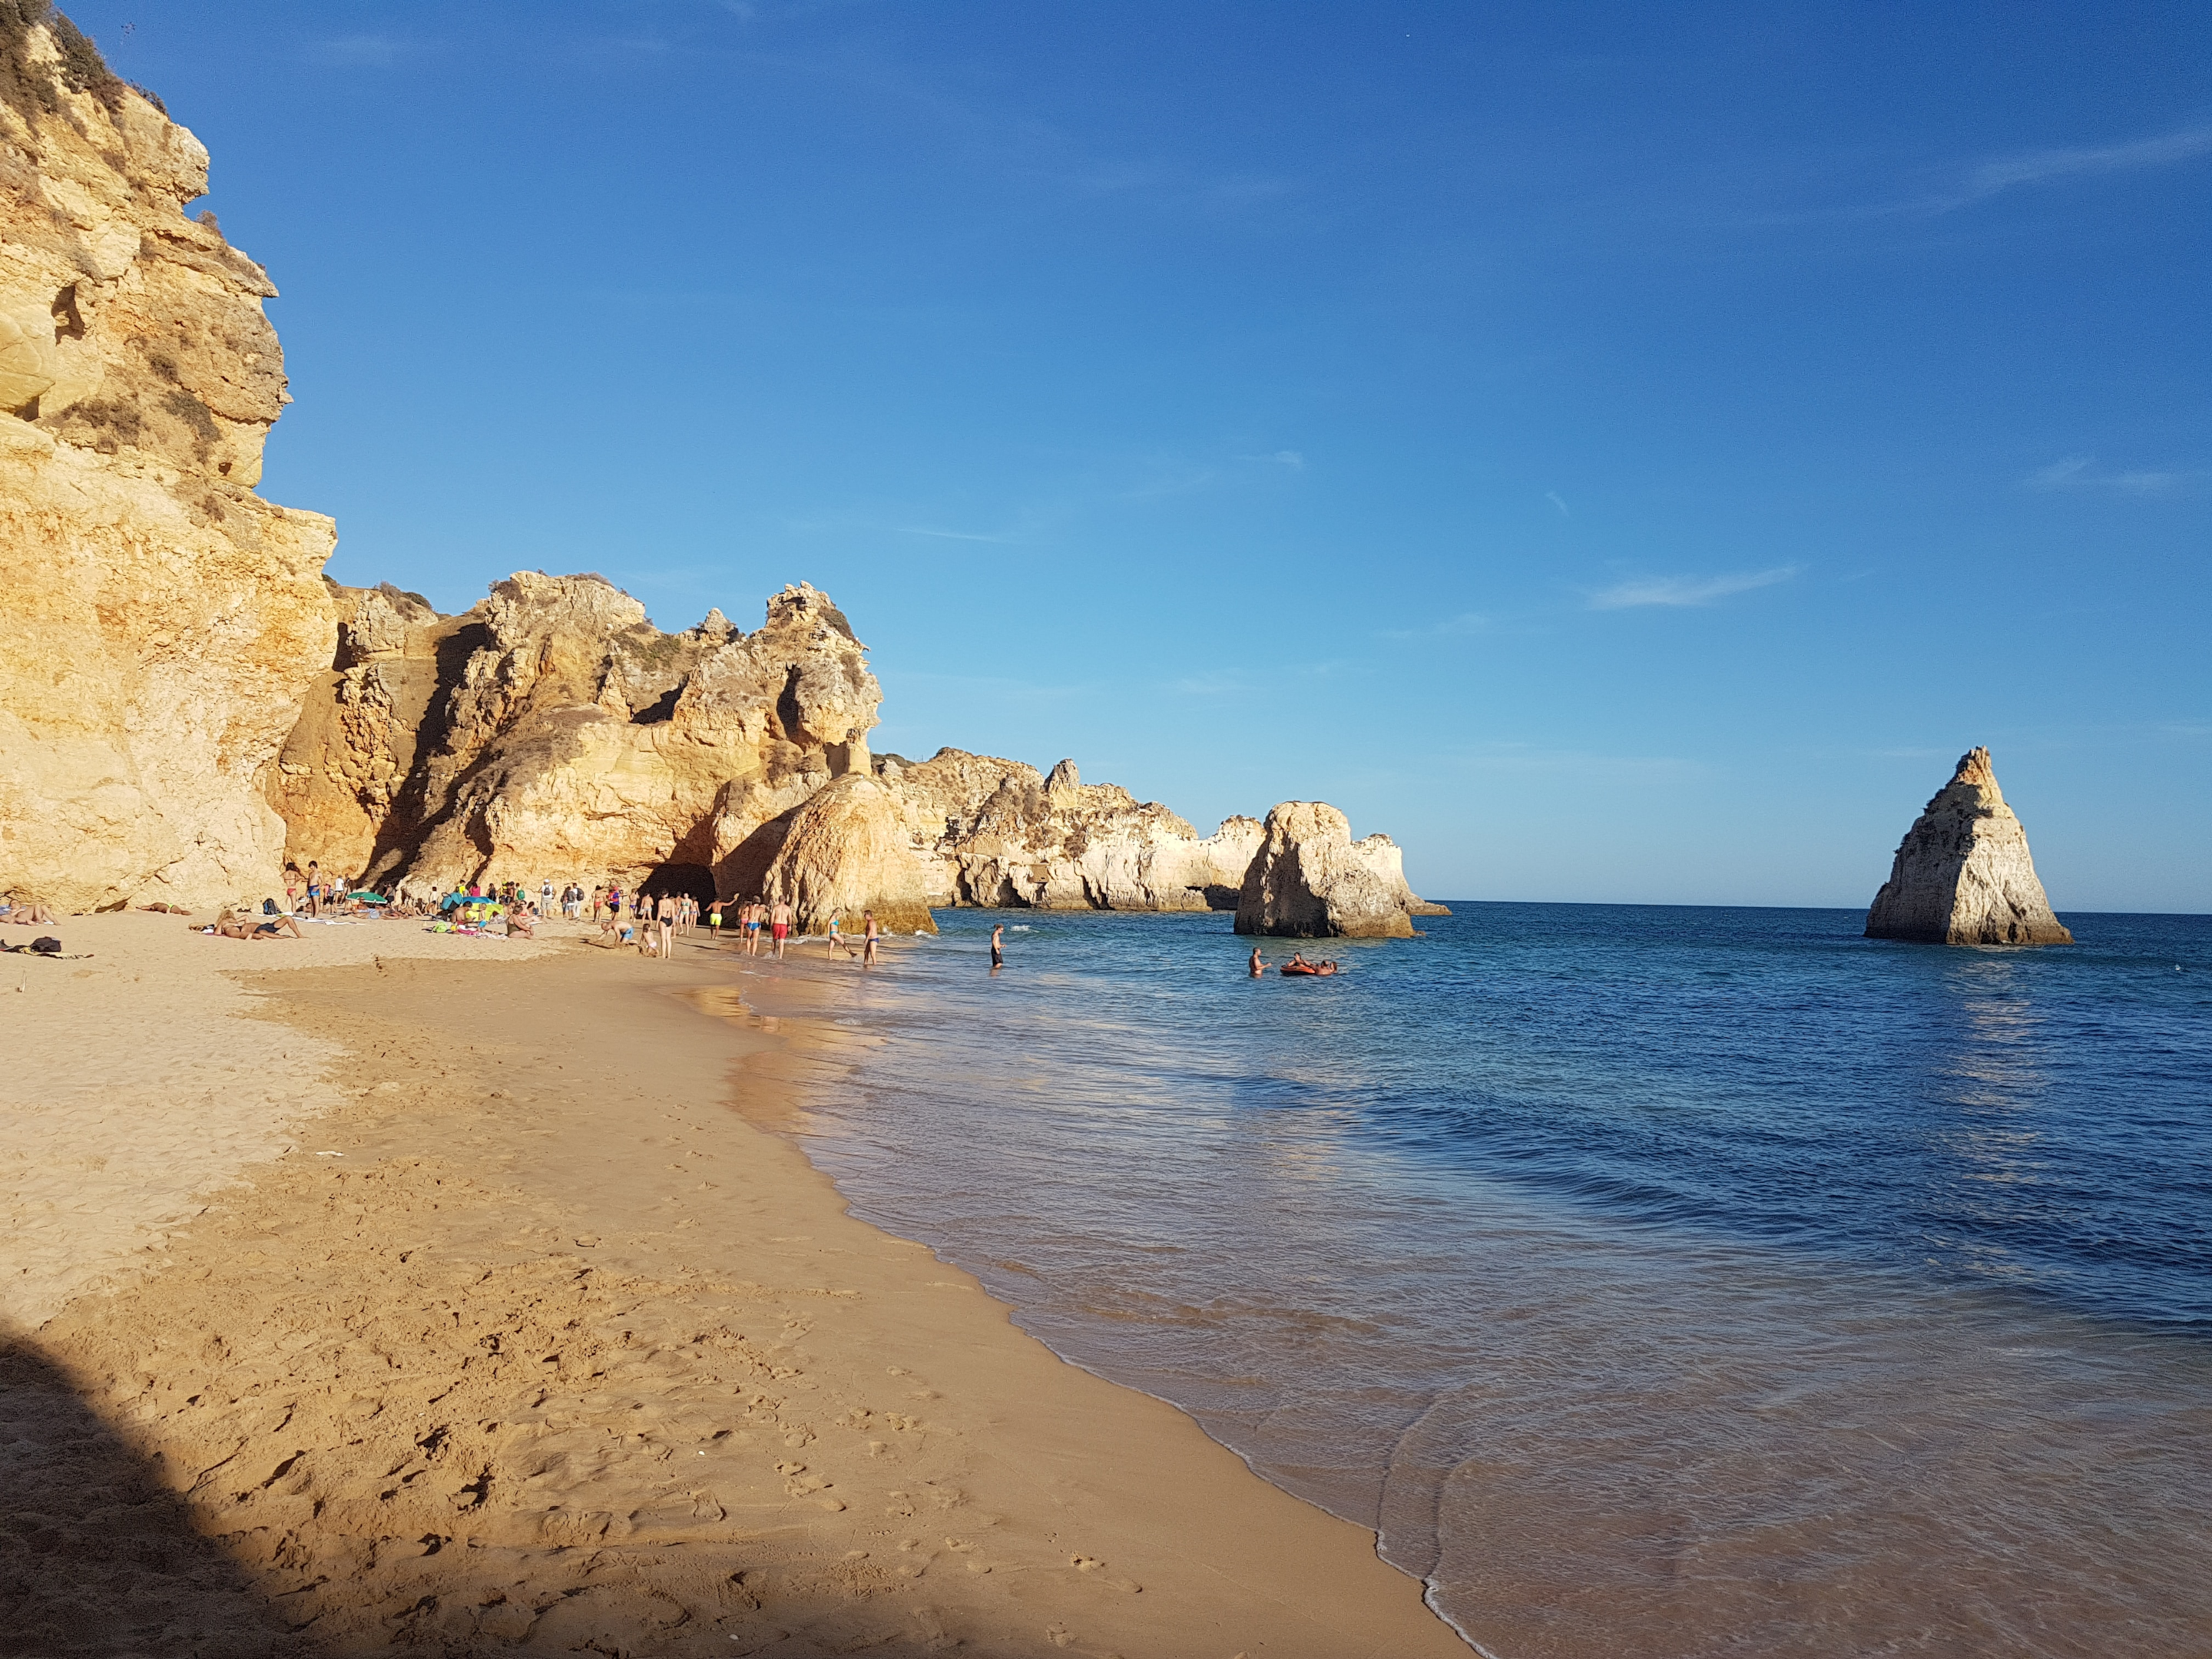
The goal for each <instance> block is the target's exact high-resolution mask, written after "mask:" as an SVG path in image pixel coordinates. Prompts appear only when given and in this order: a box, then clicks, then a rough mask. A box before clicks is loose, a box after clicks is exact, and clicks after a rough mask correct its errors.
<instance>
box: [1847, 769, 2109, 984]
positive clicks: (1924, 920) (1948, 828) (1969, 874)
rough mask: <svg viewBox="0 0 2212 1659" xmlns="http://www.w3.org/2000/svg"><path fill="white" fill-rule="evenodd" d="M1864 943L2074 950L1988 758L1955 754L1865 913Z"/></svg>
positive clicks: (2024, 831) (2072, 937) (2021, 829)
mask: <svg viewBox="0 0 2212 1659" xmlns="http://www.w3.org/2000/svg"><path fill="white" fill-rule="evenodd" d="M1866 936H1867V937H1868V938H1869V939H1918V940H1922V941H1924V942H1926V943H1929V944H1933V945H2071V944H2072V943H2073V942H2074V935H2073V934H2071V933H2069V932H2067V931H2066V928H2065V927H2064V926H2063V924H2061V923H2060V921H2059V920H2058V918H2057V916H2055V915H2052V914H2051V902H2050V900H2048V899H2047V898H2045V896H2044V894H2043V884H2042V882H2040V881H2039V880H2038V879H2037V878H2036V874H2035V863H2034V860H2032V859H2031V858H2029V856H2028V852H2027V830H2026V829H2024V828H2023V827H2021V821H2020V819H2019V818H2018V817H2015V815H2014V813H2013V810H2012V808H2011V807H2009V806H2008V805H2005V799H2004V795H2003V793H2002V791H2000V790H1999V789H1998V787H1997V779H1996V772H1995V771H1993V770H1992V769H1990V751H1989V750H1986V749H1970V750H1967V751H1966V753H1965V754H1964V755H1962V756H1960V757H1959V765H1958V769H1956V770H1955V771H1954V772H1953V773H1952V775H1951V781H1950V782H1948V783H1947V784H1945V785H1944V786H1943V787H1942V789H1941V790H1939V791H1938V792H1937V793H1936V797H1935V799H1932V800H1930V801H1929V803H1928V805H1927V808H1926V810H1924V811H1923V812H1922V813H1921V814H1920V817H1919V818H1918V819H1917V821H1916V822H1915V823H1913V826H1912V828H1911V829H1908V830H1906V831H1905V840H1904V841H1903V842H1902V843H1900V844H1899V847H1898V849H1897V857H1896V859H1895V860H1893V862H1892V864H1891V866H1890V871H1889V879H1888V880H1887V881H1886V882H1884V883H1883V884H1882V886H1881V891H1880V892H1878V893H1876V894H1875V898H1874V904H1873V907H1872V908H1870V909H1869V910H1868V912H1867V922H1866Z"/></svg>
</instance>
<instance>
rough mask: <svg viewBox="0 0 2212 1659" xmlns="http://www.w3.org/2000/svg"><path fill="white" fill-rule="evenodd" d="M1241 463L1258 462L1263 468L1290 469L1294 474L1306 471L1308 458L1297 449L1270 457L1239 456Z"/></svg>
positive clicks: (1285, 450)
mask: <svg viewBox="0 0 2212 1659" xmlns="http://www.w3.org/2000/svg"><path fill="white" fill-rule="evenodd" d="M1237 459H1238V460H1240V461H1257V462H1259V463H1260V464H1261V465H1263V466H1284V467H1288V468H1289V469H1290V470H1291V471H1293V472H1303V471H1305V470H1306V458H1305V456H1304V454H1303V453H1300V452H1299V451H1297V450H1295V449H1279V450H1276V451H1275V452H1274V453H1273V454H1269V455H1239V456H1238V457H1237Z"/></svg>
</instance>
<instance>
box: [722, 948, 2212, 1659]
mask: <svg viewBox="0 0 2212 1659" xmlns="http://www.w3.org/2000/svg"><path fill="white" fill-rule="evenodd" d="M991 920H992V918H989V917H987V916H984V915H978V914H976V913H972V912H969V913H947V914H946V915H943V916H941V917H940V921H942V922H943V923H944V925H945V929H946V931H945V936H944V937H943V938H942V939H939V940H937V941H933V942H917V944H916V945H914V946H913V947H910V948H908V949H906V950H905V951H903V952H902V956H901V957H900V959H899V960H898V962H897V963H896V964H895V965H894V966H893V967H892V968H891V969H889V970H887V971H885V972H883V973H880V974H877V975H869V976H867V977H866V979H865V980H863V979H861V978H860V977H859V976H858V975H855V976H854V978H853V979H852V980H851V981H849V983H848V985H847V987H845V988H844V989H843V990H842V991H841V993H840V994H841V995H842V997H843V998H845V999H846V1006H844V1008H843V1010H842V1013H841V1015H840V1018H841V1019H842V1020H846V1021H850V1022H852V1023H854V1025H855V1026H856V1027H857V1028H859V1029H861V1030H866V1031H867V1032H868V1033H869V1034H871V1035H872V1036H875V1037H878V1038H880V1039H881V1040H882V1046H881V1047H880V1048H878V1049H876V1050H874V1051H873V1052H872V1053H871V1054H869V1055H868V1057H867V1058H866V1060H863V1061H862V1063H861V1064H860V1066H859V1067H858V1069H857V1070H855V1071H854V1072H853V1073H850V1074H849V1075H848V1076H846V1077H844V1078H843V1079H842V1080H840V1081H838V1082H836V1083H834V1084H830V1085H824V1086H823V1087H821V1088H819V1089H817V1091H815V1093H814V1097H813V1099H812V1100H811V1108H810V1111H809V1114H808V1116H807V1118H806V1120H805V1123H804V1125H803V1127H802V1133H804V1135H805V1138H806V1141H807V1144H808V1146H809V1149H810V1152H811V1155H812V1156H813V1157H814V1158H816V1160H817V1162H818V1163H820V1164H822V1165H823V1167H824V1168H825V1169H827V1170H829V1172H830V1173H831V1174H832V1175H833V1176H836V1179H837V1180H838V1182H839V1183H840V1185H841V1186H842V1188H843V1189H844V1190H845V1191H846V1193H847V1194H848V1196H849V1197H851V1198H852V1199H853V1200H854V1202H855V1205H856V1207H857V1208H859V1209H860V1212H862V1213H864V1214H866V1215H868V1216H869V1217H871V1218H873V1219H877V1220H878V1221H881V1222H883V1223H884V1225H888V1226H890V1227H892V1228H894V1229H895V1230H896V1231H900V1232H902V1233H905V1234H907V1235H908V1236H909V1237H917V1238H921V1239H923V1240H926V1241H927V1242H928V1243H932V1244H933V1245H934V1246H936V1247H938V1248H939V1249H940V1250H942V1251H943V1252H944V1253H945V1254H946V1255H948V1256H950V1257H951V1258H952V1259H954V1260H957V1261H960V1262H961V1263H963V1265H965V1266H968V1267H970V1268H972V1269H974V1270H975V1272H977V1273H978V1274H979V1275H980V1276H981V1278H982V1279H984V1280H985V1282H986V1283H987V1284H988V1285H990V1286H991V1288H992V1289H993V1290H994V1291H995V1292H997V1293H998V1294H1000V1296H1002V1297H1006V1299H1007V1300H1008V1301H1009V1302H1011V1303H1012V1304H1014V1306H1015V1307H1016V1309H1017V1310H1018V1317H1019V1318H1020V1319H1021V1321H1022V1322H1023V1323H1024V1325H1025V1326H1026V1327H1027V1328H1030V1329H1031V1330H1033V1331H1035V1332H1036V1333H1037V1334H1039V1335H1041V1336H1042V1337H1043V1338H1044V1339H1045V1340H1048V1341H1049V1342H1051V1343H1052V1344H1053V1345H1054V1346H1055V1347H1057V1348H1059V1349H1060V1352H1063V1353H1066V1354H1067V1355H1068V1356H1069V1357H1071V1358H1074V1359H1076V1360H1078V1361H1079V1362H1080V1363H1082V1364H1086V1365H1089V1366H1091V1368H1092V1369H1095V1370H1100V1371H1103V1373H1105V1374H1107V1375H1109V1376H1115V1377H1118V1378H1121V1380H1124V1381H1127V1382H1129V1383H1132V1384H1133V1385H1135V1386H1138V1387H1140V1388H1144V1389H1148V1390H1149V1391H1151V1392H1152V1393H1155V1394H1158V1395H1161V1396H1162V1397H1164V1398H1166V1399H1170V1400H1172V1401H1176V1403H1178V1404H1180V1405H1182V1406H1183V1407H1185V1408H1186V1409H1187V1410H1188V1411H1190V1412H1191V1413H1193V1414H1194V1416H1196V1417H1197V1418H1198V1419H1199V1420H1200V1422H1201V1423H1203V1424H1204V1425H1206V1428H1207V1429H1208V1431H1210V1432H1212V1433H1213V1434H1214V1435H1215V1436H1216V1437H1218V1438H1219V1439H1221V1440H1223V1441H1224V1442H1225V1443H1227V1444H1229V1445H1231V1446H1232V1447H1233V1448H1235V1449H1237V1450H1238V1451H1239V1452H1240V1453H1242V1454H1243V1455H1245V1456H1246V1458H1247V1459H1248V1460H1249V1461H1250V1462H1252V1463H1253V1464H1254V1466H1255V1468H1259V1469H1260V1470H1261V1472H1262V1473H1263V1474H1267V1476H1268V1477H1269V1478H1270V1479H1273V1480H1276V1481H1277V1482H1278V1483H1279V1484H1280V1485H1282V1486H1285V1487H1287V1488H1289V1489H1290V1490H1292V1491H1295V1492H1301V1493H1303V1494H1304V1495H1306V1496H1308V1497H1310V1498H1313V1499H1315V1500H1316V1501H1317V1502H1320V1503H1322V1504H1325V1505H1327V1506H1328V1507H1329V1508H1331V1509H1333V1510H1336V1511H1337V1512H1338V1513H1340V1514H1342V1515H1345V1516H1347V1517H1349V1518H1352V1519H1354V1520H1357V1521H1359V1522H1363V1523H1364V1524H1367V1525H1370V1526H1375V1527H1377V1528H1379V1529H1380V1531H1381V1534H1382V1537H1383V1548H1384V1552H1385V1553H1386V1554H1387V1555H1388V1556H1389V1558H1390V1559H1393V1560H1394V1561H1396V1562H1397V1563H1398V1564H1399V1565H1402V1566H1404V1567H1406V1568H1407V1570H1408V1571H1413V1572H1415V1573H1417V1574H1419V1575H1420V1576H1422V1577H1425V1578H1426V1579H1428V1580H1429V1582H1430V1583H1431V1599H1432V1601H1433V1602H1434V1604H1435V1605H1437V1607H1439V1608H1440V1610H1442V1611H1443V1612H1444V1613H1447V1614H1448V1615H1449V1617H1450V1618H1452V1619H1453V1620H1454V1621H1455V1623H1456V1624H1457V1625H1459V1626H1460V1627H1461V1628H1462V1629H1463V1630H1465V1631H1467V1632H1469V1633H1470V1634H1471V1635H1472V1636H1473V1637H1474V1638H1475V1639H1476V1640H1478V1641H1479V1642H1480V1644H1481V1645H1482V1646H1483V1647H1484V1648H1485V1649H1486V1650H1490V1651H1492V1652H1493V1653H1496V1654H1498V1655H1500V1656H1507V1659H1517V1656H1537V1655H1561V1656H1580V1655H1597V1654H1614V1653H1619V1652H1622V1651H1629V1650H1633V1651H1637V1652H1639V1653H1650V1654H1655V1655H1673V1654H1680V1655H1691V1654H1706V1653H1717V1652H1743V1653H1765V1652H1773V1651H1783V1650H1787V1651H1791V1652H1798V1653H1808V1654H1836V1655H1842V1654H1847V1653H1849V1654H1857V1653H1862V1652H1866V1651H1870V1650H1889V1651H1897V1652H1955V1651H1966V1650H1972V1651H1990V1652H2007V1653H2021V1654H2037V1655H2071V1654H2084V1655H2086V1654H2092V1653H2094V1654H2100V1655H2110V1654H2144V1655H2149V1654H2165V1653H2173V1652H2181V1651H2187V1650H2191V1647H2192V1644H2201V1642H2202V1640H2203V1634H2204V1632H2205V1631H2207V1630H2208V1629H2212V1588H2209V1587H2208V1585H2212V1576H2208V1575H2206V1574H2205V1573H2204V1572H2203V1571H2202V1569H2203V1540H2204V1538H2205V1537H2207V1536H2208V1535H2212V1491H2208V1486H2212V1483H2207V1482H2206V1481H2205V1480H2203V1472H2204V1470H2205V1469H2206V1468H2212V1227H2208V1225H2207V1218H2208V1217H2212V1082H2208V1079H2212V977H2208V975H2212V920H2208V919H2206V918H2201V917H2080V918H2075V917H2069V918H2068V920H2069V924H2072V925H2074V927H2075V933H2076V934H2077V936H2079V937H2080V938H2081V939H2082V940H2083V943H2082V944H2081V945H2079V946H2076V947H2075V948H2073V949H2070V950H2054V951H2015V952H2002V951H1950V950H1944V949H1941V948H1929V947H1915V946H1909V945H1893V944H1887V943H1881V942H1874V941H1867V940H1863V939H1859V938H1857V922H1858V918H1857V915H1856V914H1853V913H1844V912H1826V911H1729V910H1699V909H1673V908H1662V907H1598V906H1507V905H1477V906H1468V907H1463V908H1462V910H1461V913H1460V914H1459V915H1456V916H1454V917H1450V918H1442V919H1438V920H1437V921H1433V922H1431V923H1430V924H1429V929H1430V931H1429V936H1428V937H1426V938H1425V939H1417V940H1414V941H1411V942H1401V943H1390V944H1383V945H1353V944H1349V943H1346V944H1343V945H1339V946H1337V947H1335V949H1334V954H1336V955H1338V956H1339V957H1342V958H1343V959H1344V960H1345V961H1346V970H1345V972H1344V973H1343V974H1341V975H1339V976H1338V977H1337V978H1336V979H1335V980H1333V981H1320V982H1306V983H1299V982H1297V981H1283V980H1280V979H1278V978H1274V977H1269V978H1267V979H1264V980H1260V981H1253V980H1250V979H1249V978H1246V977H1245V976H1244V975H1243V974H1242V972H1241V971H1240V970H1241V964H1242V959H1243V955H1244V953H1245V951H1247V950H1249V941H1245V940H1239V939H1235V938H1234V937H1233V936H1232V935H1231V934H1230V933H1229V932H1228V930H1227V926H1226V920H1227V919H1226V918H1225V917H1219V916H1196V917H1131V916H1110V915H1072V916H1070V915H1031V916H1030V917H1029V918H1027V921H1028V924H1029V927H1030V932H1028V933H1024V934H1021V935H1019V936H1018V937H1016V938H1014V939H1012V940H1011V941H1010V943H1011V946H1012V948H1011V950H1010V955H1009V965H1008V968H1007V969H1006V972H1005V973H1004V974H1001V975H998V976H996V977H993V976H990V975H987V973H986V972H985V971H984V969H985V964H986V958H985V957H984V956H983V955H982V951H981V940H982V936H983V934H984V933H986V932H987V929H988V927H989V925H990V921H991ZM1280 953H1281V951H1280V950H1278V951H1277V954H1280ZM2177 969H2179V971H2177ZM747 987H748V988H747V994H748V996H749V998H750V999H751V1000H753V1001H754V1002H755V1004H756V1006H762V1007H764V1008H770V1009H772V1008H773V1006H774V1005H775V984H774V981H773V979H772V977H770V976H769V975H753V976H752V977H750V978H749V979H748V981H747Z"/></svg>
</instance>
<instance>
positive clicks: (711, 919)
mask: <svg viewBox="0 0 2212 1659" xmlns="http://www.w3.org/2000/svg"><path fill="white" fill-rule="evenodd" d="M707 937H708V939H712V940H714V947H713V948H714V949H715V950H717V951H719V950H720V949H721V948H722V901H721V900H720V899H716V900H715V901H714V902H713V903H712V904H710V905H708V907H707Z"/></svg>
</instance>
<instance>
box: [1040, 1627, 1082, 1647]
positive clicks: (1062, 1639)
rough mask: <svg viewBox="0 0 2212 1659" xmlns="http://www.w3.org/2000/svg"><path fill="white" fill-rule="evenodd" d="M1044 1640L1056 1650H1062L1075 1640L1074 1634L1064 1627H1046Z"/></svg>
mask: <svg viewBox="0 0 2212 1659" xmlns="http://www.w3.org/2000/svg"><path fill="white" fill-rule="evenodd" d="M1044 1639H1045V1640H1046V1641H1048V1642H1049V1643H1051V1644H1053V1646H1054V1647H1056V1648H1064V1647H1066V1646H1067V1644H1069V1643H1071V1642H1073V1641H1074V1640H1075V1632H1073V1631H1072V1630H1070V1629H1068V1627H1067V1626H1065V1625H1047V1626H1045V1627H1044Z"/></svg>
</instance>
